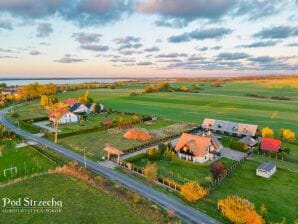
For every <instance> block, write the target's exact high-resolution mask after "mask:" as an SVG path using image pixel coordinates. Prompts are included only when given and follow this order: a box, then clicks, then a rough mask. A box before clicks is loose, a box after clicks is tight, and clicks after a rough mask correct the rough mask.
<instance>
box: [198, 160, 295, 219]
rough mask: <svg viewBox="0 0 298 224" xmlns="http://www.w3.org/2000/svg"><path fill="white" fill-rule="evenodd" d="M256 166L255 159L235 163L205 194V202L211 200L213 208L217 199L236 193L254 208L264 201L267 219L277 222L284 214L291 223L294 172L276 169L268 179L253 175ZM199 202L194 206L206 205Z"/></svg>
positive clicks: (293, 199)
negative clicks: (221, 179)
mask: <svg viewBox="0 0 298 224" xmlns="http://www.w3.org/2000/svg"><path fill="white" fill-rule="evenodd" d="M259 165H260V163H258V162H255V161H246V162H245V163H243V164H241V165H240V166H238V167H237V169H235V171H234V172H233V173H232V174H231V175H229V176H228V177H226V178H225V179H224V181H223V182H222V183H221V184H220V185H219V186H218V187H217V188H216V190H215V191H212V192H211V193H210V194H209V195H208V196H207V198H206V199H205V202H211V204H212V203H213V209H216V203H217V200H218V199H221V198H224V197H226V196H227V195H239V196H240V197H244V198H247V199H248V200H250V201H251V202H253V203H254V204H255V205H256V208H257V209H259V208H260V207H261V205H262V204H264V205H265V206H266V208H267V209H268V215H269V220H270V221H274V222H281V221H282V218H283V217H285V218H286V220H287V223H294V220H297V219H298V215H297V214H298V213H297V201H298V193H297V190H296V189H297V185H298V174H297V173H293V172H289V171H287V170H284V169H280V168H278V169H277V172H276V173H275V174H274V175H273V176H272V177H271V178H270V179H265V178H262V177H258V176H256V168H257V167H258V166H259ZM202 203H204V201H202V202H200V203H198V207H200V206H203V207H205V206H206V205H202Z"/></svg>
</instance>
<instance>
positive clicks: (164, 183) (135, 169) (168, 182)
mask: <svg viewBox="0 0 298 224" xmlns="http://www.w3.org/2000/svg"><path fill="white" fill-rule="evenodd" d="M119 165H120V166H121V167H123V168H125V169H126V170H128V171H130V172H134V173H136V174H138V175H141V176H144V169H140V168H138V167H135V166H134V165H133V164H132V163H127V162H124V161H121V162H120V164H119ZM154 182H155V183H156V184H159V185H162V186H165V187H167V188H169V189H171V190H174V191H177V192H180V191H181V185H180V184H177V183H176V182H174V181H171V180H169V179H166V178H162V177H158V178H157V180H155V181H154Z"/></svg>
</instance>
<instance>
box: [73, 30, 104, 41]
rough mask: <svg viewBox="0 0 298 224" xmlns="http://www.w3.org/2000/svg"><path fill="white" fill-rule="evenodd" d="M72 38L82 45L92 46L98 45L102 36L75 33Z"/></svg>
mask: <svg viewBox="0 0 298 224" xmlns="http://www.w3.org/2000/svg"><path fill="white" fill-rule="evenodd" d="M72 37H73V38H74V39H75V40H76V41H77V42H79V43H80V44H91V43H98V42H99V40H100V37H102V35H101V34H98V33H84V32H80V33H74V34H73V35H72Z"/></svg>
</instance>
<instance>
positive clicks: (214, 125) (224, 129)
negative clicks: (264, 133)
mask: <svg viewBox="0 0 298 224" xmlns="http://www.w3.org/2000/svg"><path fill="white" fill-rule="evenodd" d="M202 128H204V129H205V130H211V131H213V132H218V133H222V134H228V135H235V136H239V137H241V136H252V137H255V136H257V134H258V125H254V124H243V123H236V122H231V121H224V120H215V119H209V118H205V119H204V121H203V123H202Z"/></svg>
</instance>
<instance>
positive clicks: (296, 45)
mask: <svg viewBox="0 0 298 224" xmlns="http://www.w3.org/2000/svg"><path fill="white" fill-rule="evenodd" d="M297 1H298V0H297ZM286 46H287V47H298V42H296V43H289V44H287V45H286Z"/></svg>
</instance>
